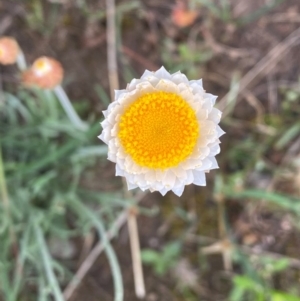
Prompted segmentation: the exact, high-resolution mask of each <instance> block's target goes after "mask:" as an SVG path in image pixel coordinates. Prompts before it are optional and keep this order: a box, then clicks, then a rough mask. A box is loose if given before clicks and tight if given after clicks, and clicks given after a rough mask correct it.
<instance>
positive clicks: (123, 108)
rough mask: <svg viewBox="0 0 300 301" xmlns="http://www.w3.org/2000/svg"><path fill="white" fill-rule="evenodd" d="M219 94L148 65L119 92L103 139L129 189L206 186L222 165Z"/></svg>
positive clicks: (175, 189) (107, 116)
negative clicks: (207, 177) (207, 175)
mask: <svg viewBox="0 0 300 301" xmlns="http://www.w3.org/2000/svg"><path fill="white" fill-rule="evenodd" d="M216 98H217V97H216V96H214V95H212V94H208V93H206V92H205V90H204V89H203V86H202V80H191V81H189V80H188V79H187V78H186V76H185V75H184V74H182V73H180V72H176V73H174V74H170V73H169V72H167V71H166V69H165V68H164V67H161V68H160V69H159V70H158V71H156V72H150V71H148V70H146V71H145V72H144V74H143V75H142V77H141V78H140V79H133V80H132V81H131V83H130V84H128V85H127V88H126V89H125V90H117V91H115V101H114V102H112V103H111V104H110V105H109V107H108V109H107V110H106V111H104V112H103V114H104V116H105V119H104V121H103V122H102V123H101V125H102V127H103V131H102V134H101V135H100V136H99V138H100V139H101V140H102V141H104V142H105V143H106V144H107V145H108V159H109V160H110V161H112V162H115V163H116V175H117V176H123V177H125V178H126V181H127V185H128V189H133V188H136V187H139V188H140V189H142V190H143V191H144V190H146V189H149V190H150V191H151V192H153V191H159V192H160V193H161V194H162V195H165V194H166V193H167V192H168V191H170V190H172V191H173V192H174V193H175V194H176V195H178V196H180V195H181V194H182V192H183V190H184V187H185V185H189V184H192V183H193V184H195V185H199V186H205V185H206V180H205V172H208V171H209V170H211V169H215V168H218V164H217V161H216V159H215V156H216V155H217V154H218V153H219V152H220V147H219V144H220V140H219V137H220V136H222V135H223V134H224V131H223V130H222V129H221V128H220V127H219V126H218V123H219V122H220V118H221V112H220V111H219V110H218V109H216V108H214V107H213V106H214V104H215V101H216Z"/></svg>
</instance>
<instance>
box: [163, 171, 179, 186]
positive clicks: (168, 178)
mask: <svg viewBox="0 0 300 301" xmlns="http://www.w3.org/2000/svg"><path fill="white" fill-rule="evenodd" d="M175 181H176V176H175V175H174V173H172V172H171V171H170V170H168V171H167V172H166V173H165V176H164V178H163V183H164V185H165V186H166V187H168V189H169V190H170V189H172V188H173V187H174V185H175Z"/></svg>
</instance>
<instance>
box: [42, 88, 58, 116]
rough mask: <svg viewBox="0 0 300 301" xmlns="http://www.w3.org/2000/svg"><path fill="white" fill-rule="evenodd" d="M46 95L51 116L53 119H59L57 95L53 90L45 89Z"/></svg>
mask: <svg viewBox="0 0 300 301" xmlns="http://www.w3.org/2000/svg"><path fill="white" fill-rule="evenodd" d="M43 92H44V95H45V96H46V101H47V104H48V108H49V112H50V114H51V117H52V118H53V119H55V120H56V119H58V110H57V106H56V104H57V102H56V99H55V96H54V95H53V92H52V91H51V90H43Z"/></svg>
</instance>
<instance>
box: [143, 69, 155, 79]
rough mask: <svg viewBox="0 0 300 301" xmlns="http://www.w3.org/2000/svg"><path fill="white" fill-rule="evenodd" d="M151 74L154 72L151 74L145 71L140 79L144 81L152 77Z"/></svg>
mask: <svg viewBox="0 0 300 301" xmlns="http://www.w3.org/2000/svg"><path fill="white" fill-rule="evenodd" d="M153 74H154V72H151V71H149V70H147V69H146V70H145V72H144V73H143V75H142V76H141V79H145V78H147V77H148V76H152V75H153Z"/></svg>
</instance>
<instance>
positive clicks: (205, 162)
mask: <svg viewBox="0 0 300 301" xmlns="http://www.w3.org/2000/svg"><path fill="white" fill-rule="evenodd" d="M210 159H211V158H205V159H204V160H202V161H201V162H202V164H201V166H199V167H197V168H196V169H197V170H198V171H204V170H208V169H211V166H212V161H211V160H210Z"/></svg>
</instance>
